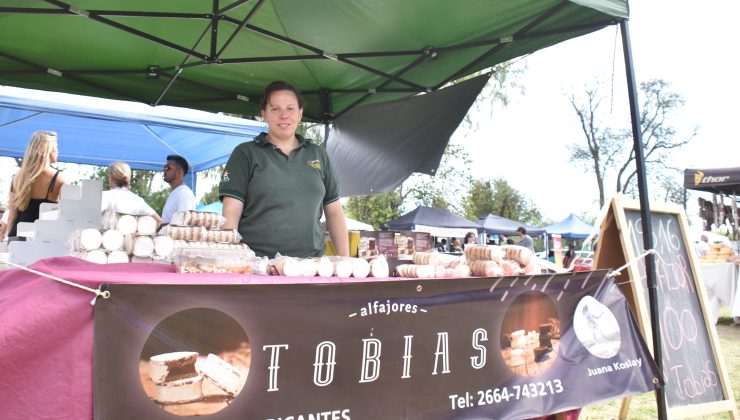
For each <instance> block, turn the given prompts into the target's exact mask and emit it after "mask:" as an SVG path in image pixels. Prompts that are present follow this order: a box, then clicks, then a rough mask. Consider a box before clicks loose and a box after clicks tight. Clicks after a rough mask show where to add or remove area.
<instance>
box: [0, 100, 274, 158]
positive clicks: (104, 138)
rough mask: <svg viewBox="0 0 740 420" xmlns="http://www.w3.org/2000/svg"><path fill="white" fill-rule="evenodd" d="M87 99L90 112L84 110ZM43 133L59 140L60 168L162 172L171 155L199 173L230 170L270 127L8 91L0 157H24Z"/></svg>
mask: <svg viewBox="0 0 740 420" xmlns="http://www.w3.org/2000/svg"><path fill="white" fill-rule="evenodd" d="M81 100H84V105H83V104H81ZM37 130H50V131H56V132H57V134H58V135H59V158H58V159H59V161H61V162H72V163H82V164H89V165H98V166H107V165H108V164H110V163H112V162H114V161H117V160H121V161H124V162H126V163H128V164H129V165H130V166H131V167H132V168H134V169H148V170H161V169H162V165H163V164H164V163H165V162H166V157H167V155H172V154H178V155H181V156H183V157H185V158H186V159H187V160H188V162H189V164H190V166H191V167H192V171H193V172H198V171H202V170H204V169H208V168H211V167H213V166H217V165H219V164H222V163H225V162H226V160H227V159H228V157H229V155H230V154H231V152H232V151H233V149H234V147H236V146H237V145H238V144H240V143H243V142H245V141H249V140H251V139H253V138H254V136H256V135H257V134H259V133H260V132H261V131H263V130H265V124H263V123H259V122H256V121H251V120H247V119H242V118H234V117H228V116H225V115H217V114H213V113H209V112H203V111H194V110H189V109H179V108H172V107H156V108H152V107H150V106H147V105H144V104H141V103H130V102H122V101H113V100H107V99H98V98H81V97H72V96H71V95H66V94H55V93H51V92H40V91H33V90H28V89H17V88H9V87H0V138H2V142H0V155H2V156H10V157H23V154H24V153H25V150H26V146H27V145H28V141H29V139H30V138H31V134H32V133H33V132H34V131H37Z"/></svg>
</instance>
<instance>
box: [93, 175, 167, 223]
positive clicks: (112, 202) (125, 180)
mask: <svg viewBox="0 0 740 420" xmlns="http://www.w3.org/2000/svg"><path fill="white" fill-rule="evenodd" d="M108 184H109V185H110V190H108V191H103V199H102V200H101V206H100V208H101V210H102V211H109V212H114V213H123V214H130V215H133V216H152V217H153V218H154V220H156V221H157V223H158V224H159V223H161V222H162V219H161V218H160V217H159V215H158V214H157V212H156V211H154V209H153V208H152V207H151V206H150V205H149V204H147V203H146V201H144V199H143V198H141V197H139V196H138V195H136V194H134V193H132V192H131V190H129V187H130V185H131V167H130V166H128V164H127V163H125V162H113V163H111V164H110V166H108Z"/></svg>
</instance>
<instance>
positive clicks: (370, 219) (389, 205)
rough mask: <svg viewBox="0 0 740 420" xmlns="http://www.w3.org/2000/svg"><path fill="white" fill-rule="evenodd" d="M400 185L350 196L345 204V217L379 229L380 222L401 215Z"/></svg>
mask: <svg viewBox="0 0 740 420" xmlns="http://www.w3.org/2000/svg"><path fill="white" fill-rule="evenodd" d="M401 189H402V187H399V188H397V189H396V190H395V191H391V192H385V193H379V194H371V195H362V196H356V197H351V198H350V199H349V200H348V201H347V204H346V209H347V217H350V218H352V219H355V220H360V221H363V222H365V223H369V224H371V225H373V227H374V228H375V229H379V228H380V225H381V224H382V223H385V222H387V221H389V220H391V219H395V218H396V217H398V216H400V215H401V204H402V203H403V198H402V192H401Z"/></svg>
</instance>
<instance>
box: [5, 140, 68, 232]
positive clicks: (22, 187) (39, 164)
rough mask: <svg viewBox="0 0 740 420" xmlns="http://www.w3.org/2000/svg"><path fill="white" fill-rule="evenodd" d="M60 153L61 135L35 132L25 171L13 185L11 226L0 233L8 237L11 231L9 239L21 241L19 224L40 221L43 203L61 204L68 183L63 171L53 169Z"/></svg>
mask: <svg viewBox="0 0 740 420" xmlns="http://www.w3.org/2000/svg"><path fill="white" fill-rule="evenodd" d="M58 154H59V150H58V149H57V133H55V132H53V131H37V132H35V133H33V136H32V137H31V141H30V142H29V143H28V147H27V148H26V153H25V155H23V163H22V164H21V169H20V170H19V171H18V172H17V173H16V174H15V176H14V177H13V181H12V183H11V184H10V198H9V200H8V204H9V209H8V211H9V216H8V224H7V225H6V227H4V228H2V229H3V231H0V234H5V231H4V230H5V229H9V231H8V239H9V240H16V239H20V238H17V234H18V223H20V222H34V221H35V220H36V219H38V218H39V206H41V203H56V202H58V201H59V196H60V194H61V191H62V185H63V184H64V183H65V181H64V177H63V176H62V175H60V173H59V169H56V168H53V167H52V166H51V164H52V163H56V162H57V155H58ZM0 237H2V235H0ZM21 240H22V239H21Z"/></svg>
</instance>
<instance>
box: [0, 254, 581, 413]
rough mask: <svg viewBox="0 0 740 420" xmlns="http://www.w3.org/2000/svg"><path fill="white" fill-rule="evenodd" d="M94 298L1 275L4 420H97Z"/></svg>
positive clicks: (134, 275) (211, 278) (168, 279)
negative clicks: (94, 398)
mask: <svg viewBox="0 0 740 420" xmlns="http://www.w3.org/2000/svg"><path fill="white" fill-rule="evenodd" d="M31 268H33V269H35V270H37V271H40V272H43V273H46V274H51V275H53V276H56V277H60V278H62V279H65V280H69V281H73V282H75V283H78V284H81V285H83V286H86V287H89V288H92V289H97V288H98V287H99V285H100V284H101V283H135V284H185V283H187V284H273V283H286V282H288V281H289V282H290V283H317V282H322V283H327V282H335V283H340V282H354V281H366V280H367V279H354V278H338V277H331V278H317V277H291V278H289V279H288V278H285V277H265V276H254V275H241V274H216V275H214V274H178V273H175V272H174V269H173V267H172V266H170V265H164V264H144V263H132V264H111V265H97V264H93V263H88V262H86V261H83V260H80V259H77V258H71V257H61V258H50V259H47V260H41V261H39V262H37V263H35V264H34V265H33V266H32V267H31ZM392 280H398V279H392ZM93 297H94V295H93V294H92V293H90V292H88V291H85V290H81V289H78V288H75V287H72V286H69V285H65V284H61V283H58V282H56V281H53V280H50V279H47V278H43V277H40V276H38V275H36V274H32V273H28V272H26V271H22V270H7V271H0V419H14V420H16V419H55V420H64V419H70V420H79V419H91V418H93V394H92V389H93V388H92V378H93V372H92V355H93V306H92V305H91V304H90V302H91V300H92V299H93ZM578 411H579V410H574V411H572V412H570V413H568V414H567V415H566V418H568V419H575V418H577V417H578ZM551 417H552V416H551Z"/></svg>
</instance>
